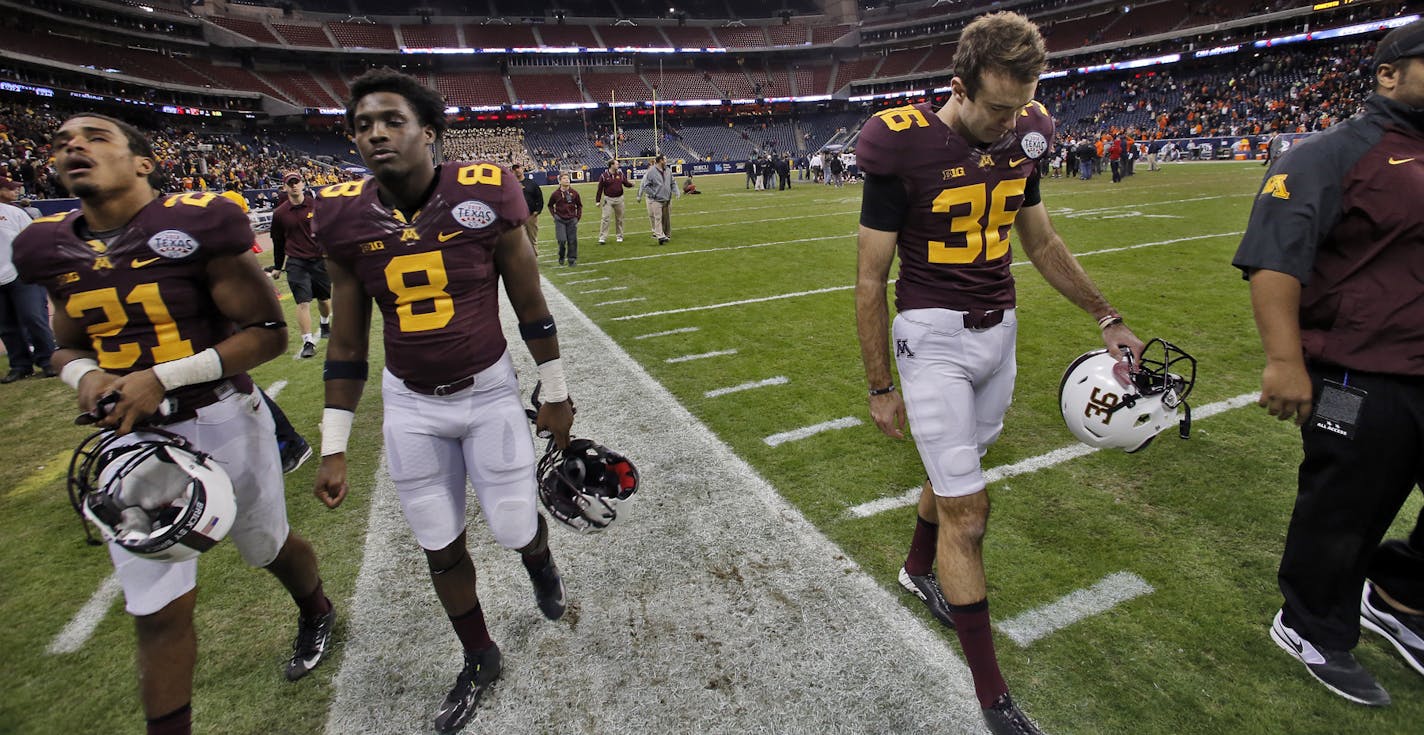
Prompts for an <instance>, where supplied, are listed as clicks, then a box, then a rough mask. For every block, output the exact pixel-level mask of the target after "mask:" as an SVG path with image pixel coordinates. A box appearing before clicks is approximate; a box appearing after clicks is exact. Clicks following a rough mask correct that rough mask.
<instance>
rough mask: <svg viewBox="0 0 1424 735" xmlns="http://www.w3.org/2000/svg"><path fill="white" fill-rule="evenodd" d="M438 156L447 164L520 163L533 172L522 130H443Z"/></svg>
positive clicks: (506, 127) (514, 128)
mask: <svg viewBox="0 0 1424 735" xmlns="http://www.w3.org/2000/svg"><path fill="white" fill-rule="evenodd" d="M441 154H442V155H443V156H444V157H445V160H447V161H494V162H496V163H499V164H501V165H504V166H509V165H511V164H514V163H521V164H524V168H525V170H526V171H528V170H533V169H535V168H542V167H536V166H535V165H534V159H533V158H531V157H530V155H529V150H528V149H527V148H526V147H525V145H524V130H523V129H521V128H517V127H512V126H505V127H498V128H451V129H449V130H447V131H445V140H444V142H443V143H442V144H441Z"/></svg>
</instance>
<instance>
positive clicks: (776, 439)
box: [762, 416, 861, 447]
mask: <svg viewBox="0 0 1424 735" xmlns="http://www.w3.org/2000/svg"><path fill="white" fill-rule="evenodd" d="M860 424H861V420H860V419H859V418H857V417H855V416H846V417H844V418H839V419H833V420H831V421H822V422H821V423H819V424H812V425H811V426H803V427H801V428H799V429H792V430H791V431H783V432H781V433H779V434H772V435H771V436H768V437H766V438H765V439H762V442H764V443H765V444H766V445H767V446H768V447H776V446H780V445H782V444H785V443H787V442H794V441H800V440H802V439H807V438H810V437H813V436H815V435H817V434H821V433H824V432H827V431H835V430H836V429H849V428H851V427H852V426H860Z"/></svg>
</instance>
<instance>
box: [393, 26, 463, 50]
mask: <svg viewBox="0 0 1424 735" xmlns="http://www.w3.org/2000/svg"><path fill="white" fill-rule="evenodd" d="M400 36H401V40H402V41H403V42H404V43H403V45H404V47H405V48H455V47H457V46H459V45H460V36H459V29H458V28H457V27H455V26H453V25H439V24H431V25H422V24H411V23H402V24H401V26H400Z"/></svg>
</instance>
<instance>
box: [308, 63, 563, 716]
mask: <svg viewBox="0 0 1424 735" xmlns="http://www.w3.org/2000/svg"><path fill="white" fill-rule="evenodd" d="M351 96H352V99H351V102H350V103H349V104H348V106H347V123H348V124H349V125H350V127H351V130H352V132H353V137H354V138H355V141H356V146H357V148H358V149H360V151H361V155H362V157H363V158H364V159H365V161H366V164H367V166H369V167H370V169H371V172H372V175H371V177H369V178H366V179H363V180H361V181H354V182H349V183H345V184H336V185H333V186H328V187H325V188H323V189H322V190H321V191H320V192H319V196H320V198H321V203H320V205H319V206H318V207H317V208H316V217H315V219H314V220H313V227H312V231H313V234H314V236H315V238H316V239H317V241H318V242H320V243H321V244H322V245H323V246H324V247H325V249H326V253H327V271H328V272H329V273H330V275H331V284H332V306H333V308H334V309H335V311H336V312H337V313H336V315H335V316H334V317H333V319H332V331H331V342H330V344H329V345H328V347H327V362H326V369H325V371H324V372H325V378H326V410H325V411H324V413H323V416H322V450H321V453H322V462H321V468H320V470H319V471H318V472H317V478H316V486H315V488H314V490H315V493H316V496H317V497H318V498H319V499H321V501H322V502H323V503H325V504H326V505H327V506H328V507H332V508H334V507H336V506H338V505H340V504H341V502H342V499H343V498H344V497H345V496H346V493H347V486H346V443H347V438H348V436H349V435H350V432H351V422H352V416H353V414H354V411H355V410H356V405H357V402H358V401H359V400H360V396H361V391H362V389H363V387H364V385H365V380H366V376H367V366H366V356H367V351H368V346H369V340H370V324H371V313H372V307H373V305H374V307H375V308H379V309H380V310H381V317H382V319H383V321H384V327H383V329H384V337H385V354H386V364H385V370H384V371H383V374H382V378H381V380H382V383H381V398H382V401H383V403H384V404H385V405H384V407H385V417H384V428H385V450H386V458H387V464H388V466H389V468H390V473H391V480H392V481H393V482H394V484H395V486H396V494H397V495H398V497H399V499H400V503H401V509H402V510H403V511H404V513H405V517H406V521H407V522H408V523H409V524H410V527H411V530H412V531H413V532H414V534H415V540H416V542H417V543H419V544H420V546H421V548H422V549H424V551H425V556H426V562H427V563H428V565H429V567H430V573H431V582H432V583H433V585H434V587H435V593H436V596H437V597H439V598H440V603H441V605H442V606H443V607H444V612H445V614H446V616H447V617H448V618H449V620H450V624H451V627H453V628H454V631H455V635H456V637H457V638H458V639H459V640H460V643H461V646H462V647H463V648H464V652H465V661H464V667H463V669H462V670H461V671H460V673H459V675H458V676H457V677H456V679H455V684H454V686H453V687H452V688H451V689H450V690H449V693H448V694H447V695H446V696H445V699H444V701H443V702H441V704H440V706H439V708H438V709H437V710H436V713H435V718H434V725H435V729H436V730H437V731H439V732H441V733H453V732H456V731H458V730H459V729H461V728H462V727H463V726H464V725H465V723H466V722H467V721H469V719H470V717H472V716H473V714H474V712H475V707H476V705H477V704H478V702H479V700H480V698H481V696H482V694H483V693H484V692H485V691H486V689H487V688H488V687H489V686H490V685H492V684H493V683H494V681H495V680H496V679H497V678H498V677H499V673H500V666H501V661H502V658H501V653H500V650H499V647H498V646H496V645H495V643H494V641H493V640H492V639H491V638H490V634H489V630H488V628H487V627H486V625H485V618H484V612H483V609H482V608H481V606H480V601H479V596H478V595H477V594H476V591H475V567H474V562H473V561H472V560H471V558H470V555H469V551H468V549H467V548H466V546H465V508H466V490H465V487H466V482H467V481H468V482H469V484H470V485H471V486H473V487H474V490H475V495H476V496H477V497H478V499H479V503H480V507H481V508H482V510H483V515H484V519H485V522H486V523H487V524H488V526H489V529H490V534H491V535H492V536H493V537H494V540H495V542H496V543H498V544H500V545H501V546H503V547H504V548H507V549H512V550H515V551H517V552H518V553H519V555H520V558H521V561H522V562H523V564H524V567H525V569H526V571H527V572H528V573H529V578H530V580H531V582H532V583H533V585H534V597H535V601H536V602H537V604H538V607H539V609H540V611H541V612H542V613H543V614H544V616H545V617H547V618H549V619H551V620H557V619H558V618H560V617H561V616H562V615H563V614H564V610H565V608H566V602H565V595H564V584H563V580H562V577H561V575H560V574H559V569H558V567H557V566H555V564H554V558H553V555H552V553H551V552H550V550H549V544H548V527H547V524H546V522H545V520H544V518H543V516H541V515H540V514H539V512H538V509H537V505H536V502H537V501H536V497H537V496H536V487H535V462H536V460H535V455H534V442H533V438H532V437H531V436H530V433H529V421H528V418H526V416H525V413H524V408H523V405H522V402H521V400H520V397H519V384H518V381H517V380H516V379H515V375H514V368H513V364H512V362H511V360H510V357H509V351H508V348H507V346H506V344H505V340H504V336H503V332H502V330H501V328H500V322H499V284H500V283H501V282H503V284H504V289H505V292H506V293H507V294H508V295H509V302H510V305H511V306H513V307H514V313H515V315H516V316H517V317H518V319H519V322H520V324H519V331H520V334H521V336H522V337H523V338H524V341H525V344H526V345H528V347H529V352H530V354H531V355H532V356H533V357H534V360H535V362H536V363H538V364H539V375H540V380H541V382H542V386H543V390H542V394H541V395H542V397H543V399H544V403H543V404H542V405H541V406H540V408H539V414H538V417H537V419H536V423H537V424H538V425H539V428H541V429H547V430H549V431H550V432H552V434H553V436H554V440H555V441H556V442H557V443H558V444H559V446H561V447H563V446H567V445H568V441H569V436H568V435H569V428H570V426H571V424H572V422H573V410H572V404H571V403H570V401H569V398H568V387H567V386H566V384H565V381H564V376H563V368H562V365H561V361H560V359H559V343H558V338H557V337H556V336H555V328H554V320H553V318H552V317H550V315H549V308H548V306H547V305H546V304H545V302H544V295H543V293H542V292H541V291H540V287H539V269H538V264H537V262H536V261H535V259H534V248H533V247H532V246H531V245H530V243H529V240H528V237H527V236H526V235H525V230H524V227H523V226H522V225H523V224H524V221H525V220H526V219H528V217H529V208H528V205H527V204H526V203H525V201H524V194H523V188H522V187H521V186H520V182H519V179H518V178H517V177H515V176H514V175H513V174H512V173H511V172H510V171H509V170H507V169H505V168H503V167H501V166H499V165H496V164H494V163H487V162H453V161H452V162H447V163H444V164H441V165H438V166H437V165H435V163H434V161H433V160H432V158H431V147H432V146H434V145H437V144H438V142H439V140H440V136H441V134H442V133H443V132H444V130H445V103H444V101H443V99H442V98H441V97H440V95H439V94H437V93H436V92H435V91H434V90H431V89H429V88H428V87H425V86H423V85H421V84H420V83H419V82H418V81H416V80H415V79H414V78H412V77H410V76H407V75H405V74H401V73H399V72H395V71H391V70H388V69H381V70H373V71H370V72H367V73H366V74H363V75H362V76H361V77H360V78H358V79H356V80H355V81H354V82H353V83H352V88H351Z"/></svg>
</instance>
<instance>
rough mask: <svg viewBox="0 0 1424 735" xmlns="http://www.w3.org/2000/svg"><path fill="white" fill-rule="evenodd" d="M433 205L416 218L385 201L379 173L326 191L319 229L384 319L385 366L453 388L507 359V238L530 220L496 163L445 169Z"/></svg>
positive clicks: (512, 182)
mask: <svg viewBox="0 0 1424 735" xmlns="http://www.w3.org/2000/svg"><path fill="white" fill-rule="evenodd" d="M435 175H436V176H437V177H438V181H437V183H436V185H435V190H434V192H432V193H431V195H430V199H429V200H428V201H426V202H425V205H424V206H423V207H421V209H420V211H418V212H416V213H415V215H414V216H413V217H411V218H410V220H409V221H406V218H405V217H404V216H403V215H402V214H401V213H400V212H398V211H395V210H392V209H391V208H389V207H387V206H386V205H385V204H383V203H382V202H381V200H380V197H378V196H377V194H376V192H377V189H378V187H377V185H376V182H375V181H374V180H372V179H371V178H370V177H367V178H365V179H362V180H361V181H352V182H348V183H345V184H334V185H332V186H328V187H325V188H323V189H321V191H320V196H321V204H320V205H318V206H317V208H316V218H315V219H314V220H312V222H313V227H312V230H313V233H314V234H315V236H316V239H317V242H319V243H320V244H321V245H322V247H324V248H325V249H326V255H327V258H329V259H331V260H335V261H339V262H341V263H342V264H343V265H345V266H346V267H347V268H349V269H351V271H352V272H354V273H355V274H356V277H357V279H359V280H360V281H361V285H362V287H363V288H364V289H365V291H366V293H367V294H368V295H369V296H370V297H371V298H373V299H375V301H376V304H377V306H378V307H379V308H380V310H381V315H382V316H383V317H384V320H385V340H386V367H387V368H388V369H390V371H391V372H392V373H393V374H394V375H395V376H396V377H398V378H400V379H402V380H407V381H410V382H412V383H418V384H421V385H427V386H436V385H445V384H447V383H453V382H455V381H458V380H462V379H464V378H467V377H469V376H471V375H474V374H475V373H477V372H479V371H481V370H483V369H485V368H486V367H489V366H490V365H492V364H494V362H495V361H496V360H498V359H499V357H500V355H502V354H504V350H505V341H504V333H503V332H502V331H501V330H500V326H499V272H498V271H497V270H496V268H495V263H494V250H495V243H496V241H497V240H498V239H499V236H500V235H502V234H503V233H505V232H506V231H508V230H510V229H512V228H515V227H518V226H520V225H522V224H523V223H524V220H526V219H528V218H529V205H528V204H526V203H525V202H524V190H523V188H522V187H521V186H520V184H519V179H518V177H516V176H515V175H514V174H513V173H511V172H510V171H508V170H507V169H505V168H502V167H500V166H498V165H495V164H493V163H469V162H463V161H461V162H453V161H452V162H449V163H445V164H443V165H441V166H440V167H438V168H437V169H436V172H435Z"/></svg>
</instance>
